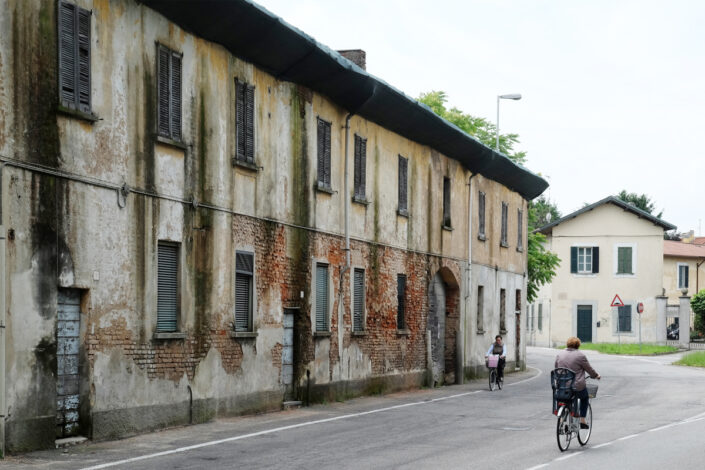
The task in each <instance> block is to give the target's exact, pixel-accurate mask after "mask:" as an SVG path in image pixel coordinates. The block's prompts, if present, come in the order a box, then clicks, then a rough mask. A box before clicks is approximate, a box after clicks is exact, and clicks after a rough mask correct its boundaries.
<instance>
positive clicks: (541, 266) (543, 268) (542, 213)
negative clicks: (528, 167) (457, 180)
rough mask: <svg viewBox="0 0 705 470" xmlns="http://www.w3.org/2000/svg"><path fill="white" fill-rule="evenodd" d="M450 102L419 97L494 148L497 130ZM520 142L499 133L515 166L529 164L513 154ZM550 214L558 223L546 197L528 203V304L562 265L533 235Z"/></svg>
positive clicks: (437, 95)
mask: <svg viewBox="0 0 705 470" xmlns="http://www.w3.org/2000/svg"><path fill="white" fill-rule="evenodd" d="M447 100H448V98H447V96H446V94H445V92H443V91H431V92H428V93H422V94H421V96H419V101H420V102H422V103H424V104H425V105H427V106H428V107H429V108H431V110H432V111H433V112H434V113H436V114H438V115H439V116H441V117H442V118H444V119H445V120H446V121H449V122H451V123H453V124H455V125H456V126H457V127H459V128H460V129H462V130H463V131H465V132H467V133H468V134H470V135H471V136H473V137H475V138H476V139H477V140H479V141H480V142H482V143H483V144H485V145H487V146H488V147H492V148H494V147H495V144H496V142H495V139H496V138H497V127H496V126H495V125H494V124H492V123H491V122H489V121H488V120H487V119H485V118H479V117H475V116H471V115H470V114H467V113H464V112H462V111H461V110H459V109H458V108H455V107H453V108H450V109H448V108H447V107H446V102H447ZM518 143H519V136H518V135H517V134H500V136H499V151H500V152H502V153H503V154H505V155H506V156H507V157H509V158H510V159H511V160H512V161H514V162H515V163H518V164H520V165H523V164H524V163H526V152H516V151H514V145H515V144H518ZM549 213H550V214H551V219H552V220H557V219H559V218H560V216H561V214H560V212H559V211H558V208H557V207H556V206H555V204H553V203H551V202H550V201H549V200H548V199H547V198H545V197H543V196H541V197H540V198H538V199H536V200H535V201H532V202H529V214H528V221H527V223H528V226H529V233H528V236H527V237H526V238H527V245H528V249H527V253H526V255H527V262H528V268H527V269H528V281H527V288H526V301H527V302H528V303H531V302H533V301H534V299H535V298H536V295H537V293H538V290H539V288H540V287H541V286H542V285H543V284H546V283H549V282H551V279H553V277H554V276H555V275H556V268H557V267H558V265H559V264H560V262H561V260H560V258H559V257H558V255H556V254H555V253H552V252H550V251H548V250H546V248H545V246H544V242H545V241H546V237H544V236H543V234H541V233H535V232H534V230H535V229H536V228H538V227H541V226H542V225H545V220H546V214H549ZM542 222H544V223H542Z"/></svg>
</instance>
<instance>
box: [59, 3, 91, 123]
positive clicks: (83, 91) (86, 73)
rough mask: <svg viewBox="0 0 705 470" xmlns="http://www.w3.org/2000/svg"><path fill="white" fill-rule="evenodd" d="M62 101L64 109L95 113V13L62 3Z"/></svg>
mask: <svg viewBox="0 0 705 470" xmlns="http://www.w3.org/2000/svg"><path fill="white" fill-rule="evenodd" d="M58 16H59V18H58V21H59V25H58V30H59V99H60V102H61V105H62V106H66V107H67V108H71V109H76V110H78V111H81V112H84V113H90V112H91V12H90V11H88V10H84V9H83V8H80V7H78V6H76V5H74V4H72V3H67V2H64V1H60V2H59V15H58Z"/></svg>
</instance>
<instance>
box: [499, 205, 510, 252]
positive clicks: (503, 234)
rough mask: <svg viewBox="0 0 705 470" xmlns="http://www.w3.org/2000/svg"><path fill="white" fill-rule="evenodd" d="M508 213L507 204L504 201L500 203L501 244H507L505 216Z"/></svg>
mask: <svg viewBox="0 0 705 470" xmlns="http://www.w3.org/2000/svg"><path fill="white" fill-rule="evenodd" d="M508 214H509V205H508V204H507V203H506V202H503V203H502V232H501V238H500V240H499V244H500V245H502V246H509V244H508V243H507V217H508Z"/></svg>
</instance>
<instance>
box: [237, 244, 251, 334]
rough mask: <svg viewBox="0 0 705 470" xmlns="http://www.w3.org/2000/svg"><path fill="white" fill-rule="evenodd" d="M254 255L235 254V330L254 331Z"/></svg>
mask: <svg viewBox="0 0 705 470" xmlns="http://www.w3.org/2000/svg"><path fill="white" fill-rule="evenodd" d="M253 275H254V256H253V255H252V254H251V253H239V252H238V253H236V254H235V330H236V331H252V329H253V328H252V326H253V321H252V296H253V282H252V279H253Z"/></svg>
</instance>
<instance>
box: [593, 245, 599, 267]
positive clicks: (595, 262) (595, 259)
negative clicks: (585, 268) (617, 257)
mask: <svg viewBox="0 0 705 470" xmlns="http://www.w3.org/2000/svg"><path fill="white" fill-rule="evenodd" d="M592 272H593V273H599V272H600V247H599V246H593V247H592Z"/></svg>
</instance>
